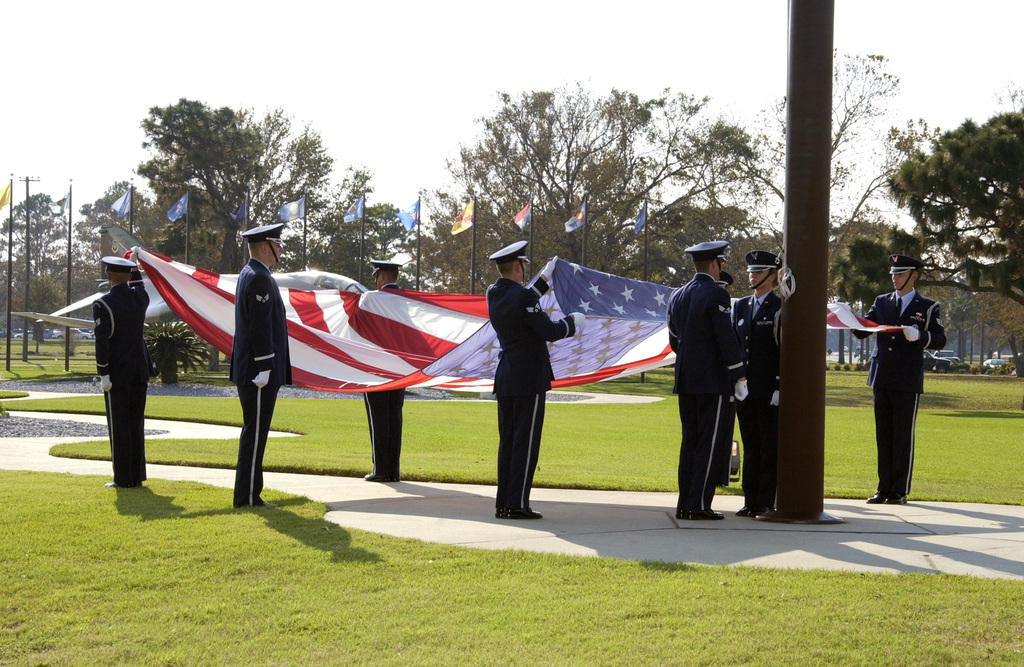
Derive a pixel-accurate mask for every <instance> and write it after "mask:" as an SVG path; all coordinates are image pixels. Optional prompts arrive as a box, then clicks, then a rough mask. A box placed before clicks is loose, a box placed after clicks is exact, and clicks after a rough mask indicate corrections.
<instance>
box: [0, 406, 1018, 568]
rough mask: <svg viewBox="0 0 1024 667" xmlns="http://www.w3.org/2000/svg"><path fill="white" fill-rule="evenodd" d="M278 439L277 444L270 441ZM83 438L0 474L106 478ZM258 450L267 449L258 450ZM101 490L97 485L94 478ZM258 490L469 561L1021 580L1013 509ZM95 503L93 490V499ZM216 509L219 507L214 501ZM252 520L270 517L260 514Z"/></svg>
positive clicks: (414, 490)
mask: <svg viewBox="0 0 1024 667" xmlns="http://www.w3.org/2000/svg"><path fill="white" fill-rule="evenodd" d="M11 414H12V415H13V416H22V417H38V418H60V419H74V420H81V421H95V420H98V421H99V422H100V423H103V421H104V419H103V417H89V416H83V415H54V414H46V413H30V412H18V411H11ZM146 428H147V429H159V430H167V431H168V433H166V434H164V435H160V436H153V437H159V438H200V437H210V438H237V437H238V433H239V429H238V428H237V427H225V426H208V425H202V424H191V423H184V422H168V421H163V420H146ZM272 435H273V436H274V437H285V436H287V435H288V434H281V433H277V434H272ZM85 439H87V438H3V437H0V468H4V469H8V470H37V471H43V472H63V473H74V474H85V475H99V476H101V477H105V478H109V477H110V474H111V470H110V463H109V462H106V461H83V460H74V459H63V458H55V457H52V456H50V455H49V454H48V450H49V448H50V447H51V446H53V445H54V444H56V443H58V442H69V441H70V442H80V441H82V440H85ZM270 446H271V447H274V446H275V444H274V443H273V442H271V444H270ZM147 473H148V475H149V477H150V478H154V479H168V480H188V481H196V482H202V483H206V484H211V485H214V486H219V487H223V488H231V486H232V484H233V482H234V471H233V470H215V469H207V468H190V467H184V466H165V465H155V464H149V465H148V466H147ZM104 481H105V480H104ZM265 484H266V486H267V487H268V488H271V489H276V490H280V491H283V492H286V493H291V494H295V495H300V496H305V497H307V498H310V499H312V500H316V501H319V502H323V503H325V504H326V505H327V506H328V508H329V510H330V511H329V512H328V513H327V516H326V518H327V520H329V521H332V522H333V523H336V524H338V525H339V526H344V527H346V528H358V529H360V530H367V531H373V532H377V533H385V534H388V535H395V536H399V537H411V538H415V539H419V540H423V541H426V542H436V543H446V544H453V545H460V546H466V547H475V548H482V549H522V550H527V551H538V552H548V553H563V554H575V555H587V556H603V557H611V558H624V559H636V560H649V561H667V562H686V563H708V564H715V563H723V564H731V565H757V566H764V567H778V568H801V569H826V570H853V571H861V572H891V573H895V572H930V573H949V574H966V575H972V576H978V577H991V578H1001V579H1018V580H1020V579H1024V507H1022V506H1003V505H983V504H968V503H937V502H911V503H910V504H908V505H903V506H898V505H897V506H891V505H867V504H865V503H864V501H863V500H826V501H825V506H824V509H825V511H826V512H828V513H829V514H832V515H834V516H837V517H840V518H842V519H844V520H845V523H842V524H836V525H819V526H807V525H794V524H780V523H767V522H762V521H757V520H753V519H745V518H739V517H736V516H734V515H733V513H734V512H735V511H736V510H738V509H739V508H740V506H741V504H742V499H741V498H739V497H736V496H720V497H717V498H716V499H715V502H714V507H715V509H717V510H720V511H722V512H725V513H726V518H725V520H724V521H692V522H691V521H677V520H676V519H675V504H676V494H674V493H632V492H613V491H570V490H560V489H534V490H533V496H532V502H531V504H532V506H533V508H534V509H535V510H537V511H539V512H542V513H543V514H544V519H542V520H539V521H509V520H497V519H495V518H494V487H492V486H477V485H468V484H432V483H425V482H399V483H395V484H375V483H371V482H366V481H364V480H363V479H361V478H350V477H326V476H318V475H298V474H290V473H266V474H265ZM98 492H102V489H99V488H98ZM225 503H227V504H229V503H230V495H229V494H226V495H225ZM260 511H278V510H274V509H272V508H270V509H266V510H260Z"/></svg>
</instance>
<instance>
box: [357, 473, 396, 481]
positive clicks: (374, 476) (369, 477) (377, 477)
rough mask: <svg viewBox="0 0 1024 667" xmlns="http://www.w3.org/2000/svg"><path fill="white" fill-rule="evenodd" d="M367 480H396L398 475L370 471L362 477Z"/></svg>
mask: <svg viewBox="0 0 1024 667" xmlns="http://www.w3.org/2000/svg"><path fill="white" fill-rule="evenodd" d="M363 479H365V480H366V481H367V482H397V481H398V477H387V476H385V475H378V474H376V473H372V472H371V473H370V474H369V475H367V476H366V477H364V478H363Z"/></svg>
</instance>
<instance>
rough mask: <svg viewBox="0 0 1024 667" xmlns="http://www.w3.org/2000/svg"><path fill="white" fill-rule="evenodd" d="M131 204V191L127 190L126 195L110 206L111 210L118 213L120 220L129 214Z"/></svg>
mask: <svg viewBox="0 0 1024 667" xmlns="http://www.w3.org/2000/svg"><path fill="white" fill-rule="evenodd" d="M131 203H132V202H131V190H125V193H124V194H123V195H121V196H120V197H119V198H118V200H117V201H116V202H114V203H113V204H111V205H110V208H112V209H113V210H115V211H117V219H118V220H120V219H121V218H123V217H124V214H125V213H127V212H128V207H130V206H131Z"/></svg>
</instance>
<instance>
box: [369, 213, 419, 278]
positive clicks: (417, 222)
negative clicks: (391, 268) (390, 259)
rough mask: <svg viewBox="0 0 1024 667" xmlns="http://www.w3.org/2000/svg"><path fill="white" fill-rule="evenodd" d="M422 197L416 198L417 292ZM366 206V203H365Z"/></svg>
mask: <svg viewBox="0 0 1024 667" xmlns="http://www.w3.org/2000/svg"><path fill="white" fill-rule="evenodd" d="M420 199H421V198H420V197H416V219H415V220H413V222H414V223H415V225H416V291H417V292H418V291H420ZM363 203H364V205H365V203H366V202H363Z"/></svg>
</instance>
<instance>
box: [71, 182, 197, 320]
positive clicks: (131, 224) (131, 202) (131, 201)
mask: <svg viewBox="0 0 1024 667" xmlns="http://www.w3.org/2000/svg"><path fill="white" fill-rule="evenodd" d="M128 193H129V194H128V235H129V236H135V180H134V179H132V182H131V185H130V186H129V189H128ZM187 219H188V218H186V220H187ZM68 305H69V306H70V305H71V304H70V303H69V304H68Z"/></svg>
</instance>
